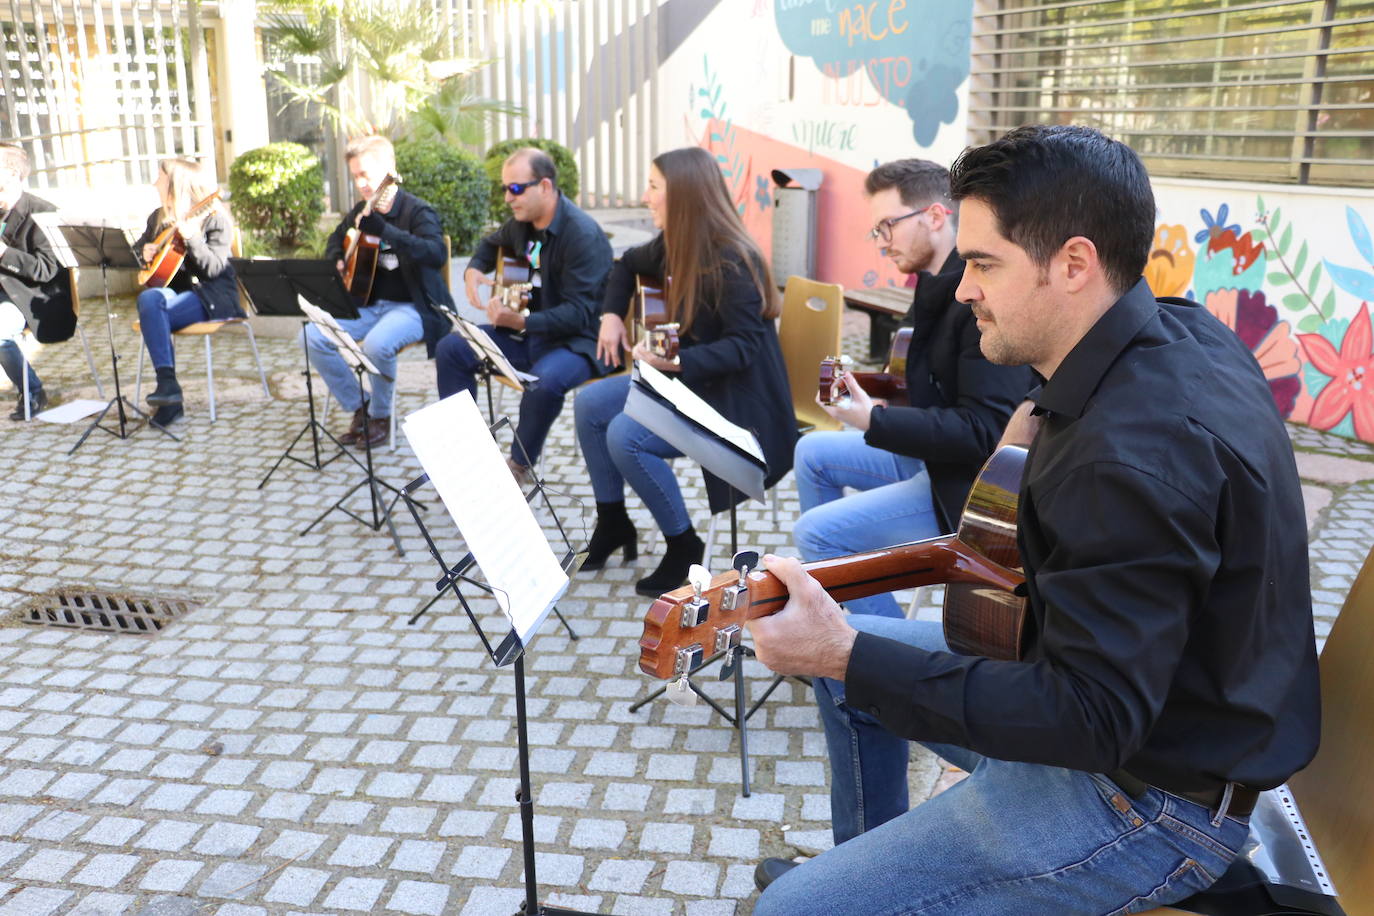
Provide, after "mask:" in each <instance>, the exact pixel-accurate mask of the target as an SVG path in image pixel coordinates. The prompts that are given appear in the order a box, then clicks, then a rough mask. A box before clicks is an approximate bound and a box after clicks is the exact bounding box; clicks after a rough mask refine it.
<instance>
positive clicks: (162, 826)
mask: <svg viewBox="0 0 1374 916" xmlns="http://www.w3.org/2000/svg"><path fill="white" fill-rule="evenodd" d="M203 826H204V825H203V824H196V823H192V822H190V821H158V822H157V823H155V824H153V826H152V827H150V828H148V831H147V832H146V833H144V834H143V836H141V837H139V838H138V840H137V841H136V842H135V843H134V846H136V847H138V848H140V849H156V850H159V851H162V852H177V851H178V850H181V849H183V848H185V846H186V844H187V843H189V842H191V838H192V837H194V836H195V835H196V834H197V833H198V832H199V831H200V829H201V827H203Z"/></svg>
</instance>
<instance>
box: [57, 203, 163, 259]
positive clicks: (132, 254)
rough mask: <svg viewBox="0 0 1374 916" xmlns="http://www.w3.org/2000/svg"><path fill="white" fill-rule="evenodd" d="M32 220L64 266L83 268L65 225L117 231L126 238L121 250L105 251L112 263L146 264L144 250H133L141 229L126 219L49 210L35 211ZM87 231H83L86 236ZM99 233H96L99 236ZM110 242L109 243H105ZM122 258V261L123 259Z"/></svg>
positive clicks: (85, 240)
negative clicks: (131, 225)
mask: <svg viewBox="0 0 1374 916" xmlns="http://www.w3.org/2000/svg"><path fill="white" fill-rule="evenodd" d="M33 222H34V225H36V226H37V227H38V228H39V230H40V231H41V232H42V233H43V235H44V237H45V238H47V240H48V244H49V245H51V246H52V249H53V254H54V255H56V256H57V262H58V263H59V264H61V265H62V266H63V267H68V268H70V267H81V266H82V263H81V259H80V258H79V257H77V254H76V252H75V251H73V250H72V246H71V242H69V241H68V240H67V236H66V235H65V234H64V233H63V231H62V230H63V228H66V229H69V230H77V231H78V232H79V231H80V230H83V229H84V230H102V231H103V230H110V229H114V230H117V231H118V232H119V233H120V235H122V236H123V237H124V245H123V246H121V248H120V250H118V251H105V252H102V254H104V255H107V256H108V257H109V260H110V262H111V263H110V266H111V267H115V268H124V269H129V268H136V267H141V266H142V264H143V258H142V253H141V252H138V251H135V250H134V243H135V242H137V241H138V238H139V236H140V235H142V231H141V230H138V229H131V228H129V227H128V226H127V225H126V224H125V223H124V221H122V220H117V219H111V218H109V217H106V216H79V215H76V214H72V213H68V212H66V211H63V210H46V211H43V212H41V213H34V214H33ZM87 234H88V233H82V235H87ZM98 237H99V236H98V235H96V236H93V238H98ZM82 242H83V243H88V244H91V245H95V244H97V243H96V242H95V241H93V240H87V239H82ZM106 244H108V243H106ZM121 259H122V260H121Z"/></svg>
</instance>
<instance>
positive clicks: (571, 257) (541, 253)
mask: <svg viewBox="0 0 1374 916" xmlns="http://www.w3.org/2000/svg"><path fill="white" fill-rule="evenodd" d="M557 178H558V175H557V172H556V170H555V168H554V164H553V160H552V159H550V158H549V156H548V154H547V153H545V152H543V151H542V150H537V149H533V148H529V147H527V148H525V149H519V150H516V151H515V152H514V153H512V154H511V156H510V158H509V159H507V160H506V162H505V164H504V165H503V166H502V167H501V182H502V185H503V186H504V188H505V191H506V203H507V204H508V205H509V206H510V208H511V218H510V219H508V220H506V222H505V223H504V224H502V226H501V228H499V229H497V230H496V231H495V232H493V233H492V234H491V235H489V236H487V237H486V238H484V239H482V241H481V243H480V244H479V245H478V246H477V251H476V253H474V254H473V256H472V260H471V261H470V262H468V268H467V270H466V271H464V273H463V286H464V287H465V289H466V290H467V296H468V302H469V303H471V304H472V306H473V308H476V309H481V310H483V311H485V312H486V314H487V322H488V323H487V324H485V325H483V330H485V331H486V332H487V333H488V334H490V335H491V336H492V339H493V340H494V341H495V342H496V344H497V346H499V347H500V348H501V350H502V352H504V353H505V354H506V357H507V358H508V359H509V360H510V361H511V363H512V364H513V365H514V366H515V368H517V369H519V370H520V371H522V372H530V373H532V374H533V375H535V376H537V377H538V381H537V382H534V383H531V384H530V385H529V386H528V387H527V388H526V390H525V394H524V397H522V398H521V399H520V421H519V423H518V424H517V425H516V430H515V435H516V438H517V439H518V440H519V443H520V446H523V450H522V449H521V447H520V446H517V447H516V448H515V449H514V450H513V451H512V453H511V456H510V458H509V459H508V460H509V463H510V466H511V471H512V473H514V474H515V476H516V477H517V479H522V480H523V478H524V474H525V471H526V470H527V468H526V466H525V462H526V461H529V462H534V461H535V460H536V459H538V457H539V453H540V452H541V451H542V450H543V448H544V439H545V438H546V437H547V436H548V434H549V427H551V426H553V421H554V420H556V419H558V414H559V411H561V410H562V409H563V399H564V396H565V395H566V394H567V393H568V392H569V391H571V390H572V389H574V388H576V387H577V386H578V385H581V384H582V383H583V382H585V381H587V379H589V378H591V377H593V376H599V375H604V374H605V373H606V371H607V368H608V367H607V366H606V365H605V364H604V363H602V362H601V361H600V360H599V359H597V358H596V334H597V330H598V327H599V321H600V317H601V299H602V296H603V295H604V293H605V291H606V278H607V276H609V274H610V272H611V243H610V242H609V241H607V239H606V233H605V232H603V231H602V230H601V227H600V226H598V225H597V224H596V221H595V220H593V219H592V218H591V217H590V216H588V215H587V214H586V213H583V212H582V211H581V210H580V209H579V208H578V207H577V205H576V204H574V203H573V202H572V201H570V200H568V199H567V198H566V197H564V196H563V194H562V192H561V191H559V190H558V185H557ZM498 248H500V249H504V250H505V252H506V253H507V255H509V256H513V257H521V258H524V259H525V260H527V261H528V262H529V265H530V267H531V268H532V279H533V283H534V289H533V290H532V291H531V295H530V300H529V308H528V314H522V312H521V311H517V310H515V309H512V308H507V307H506V306H505V305H504V304H503V303H502V301H501V300H500V299H499V298H498V297H492V298H491V299H489V300H487V301H486V302H483V301H481V299H480V298H479V296H478V293H477V288H478V286H479V284H480V283H481V281H482V275H483V274H485V273H487V272H488V271H490V270H491V269H492V268H493V267H495V265H496V259H497V249H498ZM434 365H435V369H436V371H437V373H438V384H439V396H440V397H444V398H446V397H448V396H449V395H451V394H455V393H457V392H459V391H467V392H469V393H471V394H473V395H474V396H475V395H476V391H477V380H476V379H477V371H478V369H479V367H480V364H479V362H478V359H477V357H476V356H475V355H474V354H473V352H472V348H471V347H470V346H468V342H467V341H466V340H464V339H463V338H462V337H461V336H459V335H457V334H452V335H450V336H448V337H446V338H445V339H444V340H443V341H441V342H440V344H439V349H438V353H437V354H436V355H435V358H434Z"/></svg>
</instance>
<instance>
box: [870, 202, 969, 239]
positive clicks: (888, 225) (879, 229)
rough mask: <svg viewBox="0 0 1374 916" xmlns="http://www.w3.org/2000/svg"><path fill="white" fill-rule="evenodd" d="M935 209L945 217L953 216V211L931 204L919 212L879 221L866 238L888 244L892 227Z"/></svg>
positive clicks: (941, 205) (915, 211)
mask: <svg viewBox="0 0 1374 916" xmlns="http://www.w3.org/2000/svg"><path fill="white" fill-rule="evenodd" d="M936 209H939V210H943V211H944V214H945V216H953V215H954V211H953V210H951V209H950V208H949V207H946V206H945V205H944V204H931V205H930V206H929V207H922V208H921V209H920V210H912V211H911V212H910V213H903V214H902V215H901V216H893V217H890V218H888V219H884V220H879V221H878V224H877V225H876V226H874V227H873V228H872V229H870V230H869V232H868V237H869V238H870V239H882V240H883V241H884V242H890V241H892V227H893V226H895V225H897V224H898V223H900V222H901V221H902V220H904V219H911V218H912V217H913V216H920V215H921V214H922V213H928V212H930V211H931V210H936Z"/></svg>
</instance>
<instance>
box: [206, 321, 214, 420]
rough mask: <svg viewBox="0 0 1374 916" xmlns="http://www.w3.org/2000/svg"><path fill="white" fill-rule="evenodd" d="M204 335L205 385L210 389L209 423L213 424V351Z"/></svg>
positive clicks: (207, 337) (207, 335) (208, 336)
mask: <svg viewBox="0 0 1374 916" xmlns="http://www.w3.org/2000/svg"><path fill="white" fill-rule="evenodd" d="M212 336H213V335H210V334H206V335H205V385H206V387H207V388H209V389H210V422H211V423H213V422H215V355H214V353H215V350H214V347H212V346H210V338H211V337H212Z"/></svg>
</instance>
